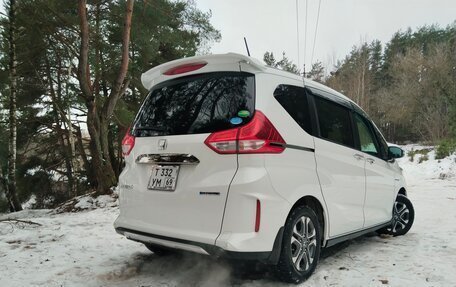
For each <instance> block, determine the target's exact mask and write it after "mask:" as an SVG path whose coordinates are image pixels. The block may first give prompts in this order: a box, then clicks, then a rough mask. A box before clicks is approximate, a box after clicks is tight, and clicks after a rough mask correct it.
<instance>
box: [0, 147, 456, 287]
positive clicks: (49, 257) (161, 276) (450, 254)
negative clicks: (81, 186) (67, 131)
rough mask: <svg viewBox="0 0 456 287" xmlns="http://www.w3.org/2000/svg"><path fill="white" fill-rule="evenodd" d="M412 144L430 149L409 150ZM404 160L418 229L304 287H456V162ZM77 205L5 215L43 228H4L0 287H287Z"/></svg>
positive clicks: (333, 263) (101, 202) (102, 206)
mask: <svg viewBox="0 0 456 287" xmlns="http://www.w3.org/2000/svg"><path fill="white" fill-rule="evenodd" d="M412 148H413V149H415V150H416V149H417V148H422V147H419V146H406V147H405V149H406V150H411V149H412ZM417 156H418V155H417ZM399 162H400V164H401V166H402V167H403V168H404V173H405V175H406V178H407V181H408V184H409V187H408V192H409V197H410V198H411V200H412V201H413V202H414V205H415V211H416V217H415V224H414V226H413V227H412V229H411V230H410V232H409V233H408V234H407V235H405V236H402V237H396V238H392V237H380V236H377V235H374V234H371V235H368V236H364V237H361V238H358V239H355V240H352V241H349V242H345V243H342V244H340V245H337V246H335V247H332V248H330V249H328V250H325V251H324V253H323V258H322V259H321V261H320V263H319V266H318V268H317V270H316V272H315V274H314V275H312V277H311V278H310V279H309V280H308V281H307V282H304V283H303V284H301V286H456V272H455V271H456V224H455V222H456V156H455V155H453V156H451V157H448V158H445V159H443V160H441V161H440V162H439V161H438V160H435V159H434V154H433V152H430V154H429V160H427V161H424V162H422V163H418V159H417V158H415V161H414V162H410V160H409V158H408V157H404V158H402V159H400V160H399ZM442 174H446V175H445V176H442ZM441 178H444V179H441ZM79 204H80V205H79V206H78V207H79V209H88V211H81V212H77V213H63V214H55V212H51V211H50V210H26V211H22V212H20V213H16V214H12V215H7V216H10V217H11V216H12V217H14V218H16V219H23V220H32V221H34V222H37V223H39V224H41V225H42V226H34V225H27V224H12V223H6V222H3V223H0V286H167V287H171V286H244V287H254V286H286V285H285V284H281V283H279V282H277V280H276V279H275V278H274V277H273V276H272V275H271V274H270V272H268V270H267V269H266V268H259V270H258V269H253V268H250V269H249V268H247V269H245V267H246V266H241V267H239V266H233V265H229V264H228V263H227V262H225V261H222V260H214V259H211V258H208V257H205V256H200V255H196V254H181V255H171V256H167V257H162V258H160V257H158V256H156V255H154V254H153V253H151V252H149V251H148V250H147V249H146V248H145V247H144V246H142V245H141V244H139V243H135V242H132V241H129V240H127V239H125V238H124V237H123V236H120V235H118V234H116V233H115V232H114V230H113V227H112V223H113V221H114V220H115V218H116V216H117V214H118V208H117V207H114V206H115V205H116V204H115V202H113V199H109V198H98V199H95V200H89V199H87V198H85V199H84V198H83V199H82V200H80V201H79ZM95 207H98V208H95ZM92 208H95V209H92ZM4 217H5V216H4ZM4 217H3V218H4ZM246 270H247V271H246Z"/></svg>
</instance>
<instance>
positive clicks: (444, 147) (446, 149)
mask: <svg viewBox="0 0 456 287" xmlns="http://www.w3.org/2000/svg"><path fill="white" fill-rule="evenodd" d="M455 151H456V140H455V139H445V140H442V141H441V142H440V144H439V146H438V147H437V150H436V153H435V158H436V159H442V158H445V157H447V156H450V155H451V154H452V153H454V152H455Z"/></svg>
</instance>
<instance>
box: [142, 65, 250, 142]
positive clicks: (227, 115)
mask: <svg viewBox="0 0 456 287" xmlns="http://www.w3.org/2000/svg"><path fill="white" fill-rule="evenodd" d="M254 110H255V77H254V75H253V74H249V73H244V72H217V73H207V74H200V75H193V76H188V77H182V78H178V79H174V80H171V81H167V82H164V83H161V84H159V85H157V86H155V87H154V88H152V90H151V91H150V93H149V95H148V96H147V98H146V100H145V101H144V104H143V106H142V107H141V109H140V111H139V113H138V115H137V116H136V119H135V122H134V124H133V134H134V135H135V136H137V137H141V136H164V135H183V134H198V133H212V132H216V131H220V130H224V129H229V128H232V127H235V126H240V125H243V124H245V123H247V122H249V121H250V118H251V116H253V113H254Z"/></svg>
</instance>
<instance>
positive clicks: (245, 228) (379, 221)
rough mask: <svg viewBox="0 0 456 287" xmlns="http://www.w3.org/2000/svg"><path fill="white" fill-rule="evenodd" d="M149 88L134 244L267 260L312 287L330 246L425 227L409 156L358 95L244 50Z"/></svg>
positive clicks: (134, 204) (170, 66)
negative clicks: (415, 201) (401, 162)
mask: <svg viewBox="0 0 456 287" xmlns="http://www.w3.org/2000/svg"><path fill="white" fill-rule="evenodd" d="M141 80H142V83H143V85H144V87H145V88H147V89H148V90H149V91H150V92H149V94H148V96H147V97H146V99H145V101H144V103H143V104H142V106H141V108H140V110H139V112H138V114H137V116H136V118H135V120H134V122H133V124H132V126H131V128H130V130H129V131H128V133H127V134H126V136H125V138H124V140H123V142H122V151H123V155H124V157H125V164H126V165H125V168H124V170H123V172H122V174H121V175H120V178H119V190H120V215H119V217H118V218H117V220H116V221H115V224H114V225H115V229H116V231H117V232H118V233H120V234H123V235H125V236H126V237H127V238H128V239H131V240H135V241H138V242H142V243H144V244H145V245H146V247H148V248H149V249H150V250H152V251H153V252H155V253H157V254H163V253H165V252H166V251H169V250H172V249H181V250H187V251H192V252H198V253H202V254H206V255H212V256H216V257H219V256H224V257H228V258H235V259H245V260H259V261H263V262H267V263H270V264H273V265H275V266H276V268H275V269H276V270H277V273H278V276H279V277H280V278H281V279H282V280H283V281H286V282H294V283H298V282H301V281H303V280H305V279H306V278H308V277H309V276H310V275H311V274H312V272H313V271H314V270H315V268H316V265H317V262H318V259H319V256H320V249H321V248H322V247H328V246H331V245H334V244H336V243H338V242H341V241H343V240H347V239H351V238H354V237H356V236H359V235H362V234H365V233H368V232H372V231H381V232H384V233H389V234H391V235H393V236H396V235H403V234H405V233H407V232H408V230H409V229H410V228H411V226H412V224H413V219H414V210H413V206H412V204H411V202H410V201H409V200H408V199H407V197H406V196H407V195H406V185H405V182H404V178H403V176H402V171H401V168H400V167H399V166H398V164H397V162H396V161H395V158H399V157H402V156H403V151H402V150H401V149H400V148H398V147H388V145H387V143H386V141H385V139H384V138H383V136H382V134H381V133H380V131H379V129H378V128H377V127H376V126H375V124H374V123H373V122H372V121H371V120H370V119H369V117H368V116H367V115H366V113H365V112H364V111H363V110H362V109H361V108H360V107H359V106H358V105H356V104H355V103H354V102H353V101H351V100H350V99H348V98H347V97H345V96H344V95H342V94H340V93H338V92H336V91H334V90H332V89H330V88H328V87H326V86H324V85H321V84H318V83H315V82H313V81H310V80H308V79H303V78H302V77H300V76H297V75H294V74H291V73H288V72H284V71H281V70H277V69H273V68H270V67H267V66H265V65H263V64H262V63H261V62H259V61H258V60H255V59H253V58H250V57H247V56H243V55H238V54H231V53H230V54H224V55H209V56H202V57H191V58H185V59H180V60H176V61H172V62H168V63H165V64H162V65H160V66H157V67H155V68H153V69H151V70H149V71H147V72H146V73H144V74H143V75H142V79H141Z"/></svg>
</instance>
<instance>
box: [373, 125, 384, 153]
mask: <svg viewBox="0 0 456 287" xmlns="http://www.w3.org/2000/svg"><path fill="white" fill-rule="evenodd" d="M372 126H373V127H374V132H375V135H376V136H377V142H378V143H379V148H380V152H381V154H382V155H381V157H382V158H383V159H385V160H387V159H388V144H387V143H386V140H385V138H384V137H383V135H382V134H381V133H380V131H379V130H378V128H377V127H376V126H375V125H374V124H373V125H372Z"/></svg>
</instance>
